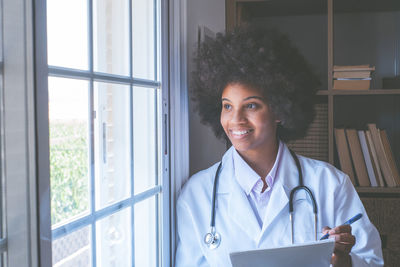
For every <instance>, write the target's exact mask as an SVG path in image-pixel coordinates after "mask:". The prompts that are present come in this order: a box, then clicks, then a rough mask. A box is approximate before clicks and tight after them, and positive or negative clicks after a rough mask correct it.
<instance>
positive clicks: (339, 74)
mask: <svg viewBox="0 0 400 267" xmlns="http://www.w3.org/2000/svg"><path fill="white" fill-rule="evenodd" d="M370 77H371V71H369V70H366V71H334V72H333V78H370Z"/></svg>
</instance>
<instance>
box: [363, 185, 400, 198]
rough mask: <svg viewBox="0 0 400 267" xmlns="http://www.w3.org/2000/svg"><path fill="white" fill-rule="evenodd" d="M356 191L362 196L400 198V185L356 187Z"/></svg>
mask: <svg viewBox="0 0 400 267" xmlns="http://www.w3.org/2000/svg"><path fill="white" fill-rule="evenodd" d="M356 191H357V193H358V195H359V196H360V197H361V198H363V197H372V198H400V187H356Z"/></svg>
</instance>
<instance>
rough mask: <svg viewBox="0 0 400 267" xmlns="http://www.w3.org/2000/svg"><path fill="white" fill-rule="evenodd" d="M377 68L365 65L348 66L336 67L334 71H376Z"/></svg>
mask: <svg viewBox="0 0 400 267" xmlns="http://www.w3.org/2000/svg"><path fill="white" fill-rule="evenodd" d="M374 70H375V67H374V66H372V67H371V66H370V65H369V64H364V65H347V66H340V65H334V66H333V71H374Z"/></svg>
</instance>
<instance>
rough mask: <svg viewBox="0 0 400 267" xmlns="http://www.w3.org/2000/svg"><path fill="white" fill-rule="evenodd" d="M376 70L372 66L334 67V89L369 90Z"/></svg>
mask: <svg viewBox="0 0 400 267" xmlns="http://www.w3.org/2000/svg"><path fill="white" fill-rule="evenodd" d="M374 70H375V67H371V66H370V65H355V66H333V89H345V90H346V89H347V90H368V89H369V88H370V86H371V73H372V72H373V71H374Z"/></svg>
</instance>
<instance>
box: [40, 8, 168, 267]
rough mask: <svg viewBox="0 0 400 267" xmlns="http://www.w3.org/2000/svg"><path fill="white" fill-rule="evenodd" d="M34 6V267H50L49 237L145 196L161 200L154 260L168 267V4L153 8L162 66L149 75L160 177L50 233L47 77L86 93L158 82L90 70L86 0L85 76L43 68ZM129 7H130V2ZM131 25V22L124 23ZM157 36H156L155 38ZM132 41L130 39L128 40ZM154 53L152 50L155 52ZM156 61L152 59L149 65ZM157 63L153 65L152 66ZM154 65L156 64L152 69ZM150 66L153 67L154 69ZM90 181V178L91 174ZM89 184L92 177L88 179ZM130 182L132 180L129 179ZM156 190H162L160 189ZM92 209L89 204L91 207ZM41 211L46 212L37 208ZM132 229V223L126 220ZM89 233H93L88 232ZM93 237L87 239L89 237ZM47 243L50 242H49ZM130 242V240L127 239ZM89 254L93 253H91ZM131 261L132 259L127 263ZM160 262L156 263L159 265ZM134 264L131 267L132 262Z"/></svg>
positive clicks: (44, 52) (43, 16)
mask: <svg viewBox="0 0 400 267" xmlns="http://www.w3.org/2000/svg"><path fill="white" fill-rule="evenodd" d="M35 2H36V6H35V14H36V16H35V25H36V26H35V30H36V34H37V36H40V37H41V38H36V40H35V41H36V43H35V44H36V51H35V53H36V58H37V59H38V60H37V61H36V62H35V63H36V70H37V72H36V77H35V78H36V87H37V92H36V101H37V102H36V109H37V111H36V114H37V115H36V120H37V128H36V129H37V149H38V153H37V155H38V166H40V167H38V170H39V171H38V198H39V202H40V203H39V207H40V208H39V211H40V214H39V220H40V222H41V223H40V229H39V232H40V233H39V234H40V246H39V247H40V266H51V264H52V262H51V261H52V256H51V245H52V244H51V239H52V238H54V237H60V236H62V235H65V234H66V233H68V232H70V230H71V229H79V227H80V226H82V225H90V224H87V223H88V222H89V221H93V220H94V222H93V223H95V222H96V221H98V219H99V218H103V217H105V216H107V215H109V214H112V213H114V212H116V211H118V210H122V209H123V208H125V207H128V206H131V207H132V208H133V207H134V203H136V202H138V201H140V200H143V199H145V198H148V197H149V196H156V199H158V198H161V207H159V210H160V211H161V213H160V215H159V216H161V218H160V219H159V220H158V221H159V222H162V223H160V225H159V227H158V228H159V229H158V232H159V233H160V235H159V239H160V240H162V243H161V244H160V245H161V246H160V247H159V249H158V252H159V258H160V260H161V264H159V265H160V266H169V265H170V264H171V257H170V256H171V249H170V247H171V243H170V236H171V231H170V223H171V216H170V209H171V207H170V203H171V201H170V199H171V198H170V180H169V177H170V170H169V165H170V152H169V145H168V144H169V88H168V86H169V73H168V71H169V63H168V59H169V43H168V40H169V38H168V25H169V23H168V19H169V18H168V2H169V1H166V0H161V1H160V3H159V4H158V8H157V9H159V10H158V12H160V14H159V16H155V19H157V17H160V19H161V21H160V22H158V23H159V25H160V27H159V31H160V38H159V42H160V49H159V50H158V51H161V57H162V58H161V59H160V60H161V62H162V65H161V66H160V68H161V73H159V74H158V73H157V71H155V79H157V76H158V77H160V76H161V81H162V83H163V86H162V90H161V97H160V98H161V101H162V104H161V114H162V125H163V127H164V129H163V133H162V138H161V139H162V144H161V147H162V150H163V153H162V155H163V156H162V159H160V160H162V166H163V168H162V177H160V179H159V184H158V185H156V186H155V187H153V188H152V189H150V190H147V191H145V192H142V193H140V194H137V195H136V196H132V198H131V199H126V200H123V201H120V202H117V203H116V204H113V205H111V206H108V207H106V208H103V209H100V210H97V211H94V214H93V213H92V212H93V207H92V208H91V209H92V211H91V213H92V214H91V215H88V216H85V217H83V218H80V219H78V221H77V222H76V223H75V225H73V224H68V225H63V226H61V227H59V228H58V229H55V231H53V232H52V231H51V221H50V202H51V201H50V184H49V182H50V174H49V172H50V171H49V164H50V163H49V152H48V151H49V136H48V134H45V132H46V131H47V133H48V129H49V123H48V120H47V119H43V118H48V110H47V99H48V84H47V79H48V77H50V76H52V77H63V78H74V79H83V80H87V81H88V82H89V84H90V88H91V89H93V83H94V82H112V83H121V84H126V85H129V86H130V87H131V90H132V87H133V86H142V87H150V88H158V89H156V90H160V89H159V88H160V86H161V84H160V82H157V81H154V82H151V81H148V80H143V79H135V78H132V67H131V68H130V76H129V77H126V76H119V75H115V74H107V73H100V72H95V71H94V68H93V40H92V38H93V35H92V31H93V25H92V21H93V20H92V16H93V14H92V7H93V1H92V0H88V12H89V17H88V21H89V32H88V36H89V46H90V47H89V51H88V52H89V69H88V70H87V71H82V70H74V69H68V68H62V67H56V66H48V65H47V42H46V40H47V32H46V0H36V1H35ZM129 2H130V4H129V5H130V7H131V1H129ZM154 3H157V0H154ZM129 13H130V15H131V13H132V11H131V9H130V11H129ZM130 23H131V22H130ZM155 34H157V33H155ZM130 37H132V28H130ZM130 40H132V38H130ZM130 47H132V41H130ZM131 51H132V50H131ZM156 51H157V50H156ZM130 58H131V59H130V62H131V63H130V65H131V66H132V57H131V56H130ZM156 60H157V56H156V57H155V61H156ZM157 64H159V62H157ZM156 66H157V65H156ZM156 66H155V67H156ZM92 176H93V174H92ZM91 179H92V181H93V177H92V178H91ZM132 183H133V180H132ZM161 185H162V186H161ZM92 206H93V204H92ZM43 207H46V208H44V209H43ZM132 224H133V221H132ZM92 233H93V232H92ZM92 238H93V237H92ZM49 240H50V241H49ZM132 243H134V240H132ZM92 250H93V249H92ZM95 258H96V256H95V255H94V256H92V259H94V261H95ZM133 260H134V259H133ZM159 263H160V262H159ZM133 264H134V263H133Z"/></svg>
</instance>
